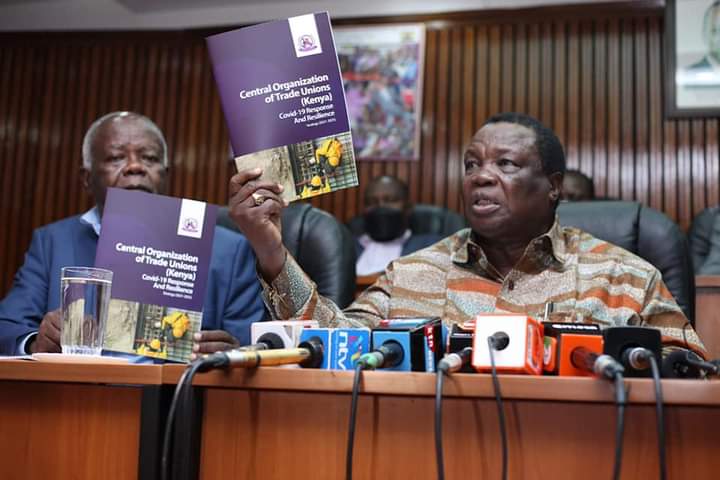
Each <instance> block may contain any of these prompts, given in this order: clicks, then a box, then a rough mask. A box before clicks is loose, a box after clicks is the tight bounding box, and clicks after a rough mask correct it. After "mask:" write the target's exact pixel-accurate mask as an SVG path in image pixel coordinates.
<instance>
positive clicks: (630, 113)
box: [620, 18, 637, 200]
mask: <svg viewBox="0 0 720 480" xmlns="http://www.w3.org/2000/svg"><path fill="white" fill-rule="evenodd" d="M633 27H634V19H632V18H626V19H623V20H621V22H620V28H621V30H620V82H621V83H620V85H621V90H620V122H621V123H620V139H621V140H620V141H621V144H620V145H621V146H620V198H621V199H622V200H632V199H633V196H634V194H635V191H634V187H635V181H634V173H635V172H634V159H635V136H634V132H633V128H632V125H633V122H634V120H635V108H636V102H635V95H636V93H637V92H635V88H634V86H635V83H634V80H635V79H634V78H633V75H634V73H635V69H634V49H633V40H634V39H633Z"/></svg>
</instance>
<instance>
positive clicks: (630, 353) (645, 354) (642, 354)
mask: <svg viewBox="0 0 720 480" xmlns="http://www.w3.org/2000/svg"><path fill="white" fill-rule="evenodd" d="M652 356H653V352H651V351H650V350H648V349H647V348H645V347H632V348H628V349H626V350H625V351H624V352H623V354H622V362H623V363H624V364H625V365H627V366H628V367H630V368H632V369H634V370H638V371H640V370H647V369H649V368H650V357H652Z"/></svg>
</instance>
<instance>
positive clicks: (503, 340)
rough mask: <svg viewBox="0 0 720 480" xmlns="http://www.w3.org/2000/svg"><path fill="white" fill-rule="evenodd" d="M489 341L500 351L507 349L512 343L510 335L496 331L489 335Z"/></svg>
mask: <svg viewBox="0 0 720 480" xmlns="http://www.w3.org/2000/svg"><path fill="white" fill-rule="evenodd" d="M488 341H489V342H490V345H492V347H493V349H495V350H497V351H498V352H499V351H500V350H505V349H506V348H507V346H508V345H509V344H510V337H509V336H508V334H507V333H505V332H495V333H493V334H492V335H490V336H489V337H488Z"/></svg>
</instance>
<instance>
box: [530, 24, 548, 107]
mask: <svg viewBox="0 0 720 480" xmlns="http://www.w3.org/2000/svg"><path fill="white" fill-rule="evenodd" d="M540 27H541V25H540V24H539V23H531V24H530V25H528V26H527V56H526V63H527V80H526V89H527V106H526V110H527V112H528V114H529V115H532V116H533V117H535V118H537V119H540V121H542V117H543V115H542V108H541V104H542V97H541V95H540V92H541V91H542V89H543V87H544V80H545V79H544V76H543V74H544V72H545V68H544V67H545V66H544V65H543V64H542V61H543V57H542V39H541V37H540Z"/></svg>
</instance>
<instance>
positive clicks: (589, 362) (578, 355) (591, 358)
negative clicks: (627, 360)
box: [570, 347, 625, 380]
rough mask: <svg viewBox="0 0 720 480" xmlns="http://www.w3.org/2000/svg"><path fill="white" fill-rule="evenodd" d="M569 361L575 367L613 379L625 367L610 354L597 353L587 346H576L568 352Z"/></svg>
mask: <svg viewBox="0 0 720 480" xmlns="http://www.w3.org/2000/svg"><path fill="white" fill-rule="evenodd" d="M570 362H571V363H572V365H573V366H574V367H575V368H578V369H580V370H584V371H586V372H589V373H591V374H594V375H596V376H598V377H605V378H607V379H608V380H615V377H617V375H618V374H622V373H623V372H624V371H625V369H624V368H623V366H622V365H620V364H619V363H618V362H617V360H615V359H614V358H612V357H611V356H610V355H605V354H601V355H598V354H597V353H596V352H593V351H592V350H590V349H589V348H587V347H576V348H574V349H573V351H572V352H571V353H570Z"/></svg>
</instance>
